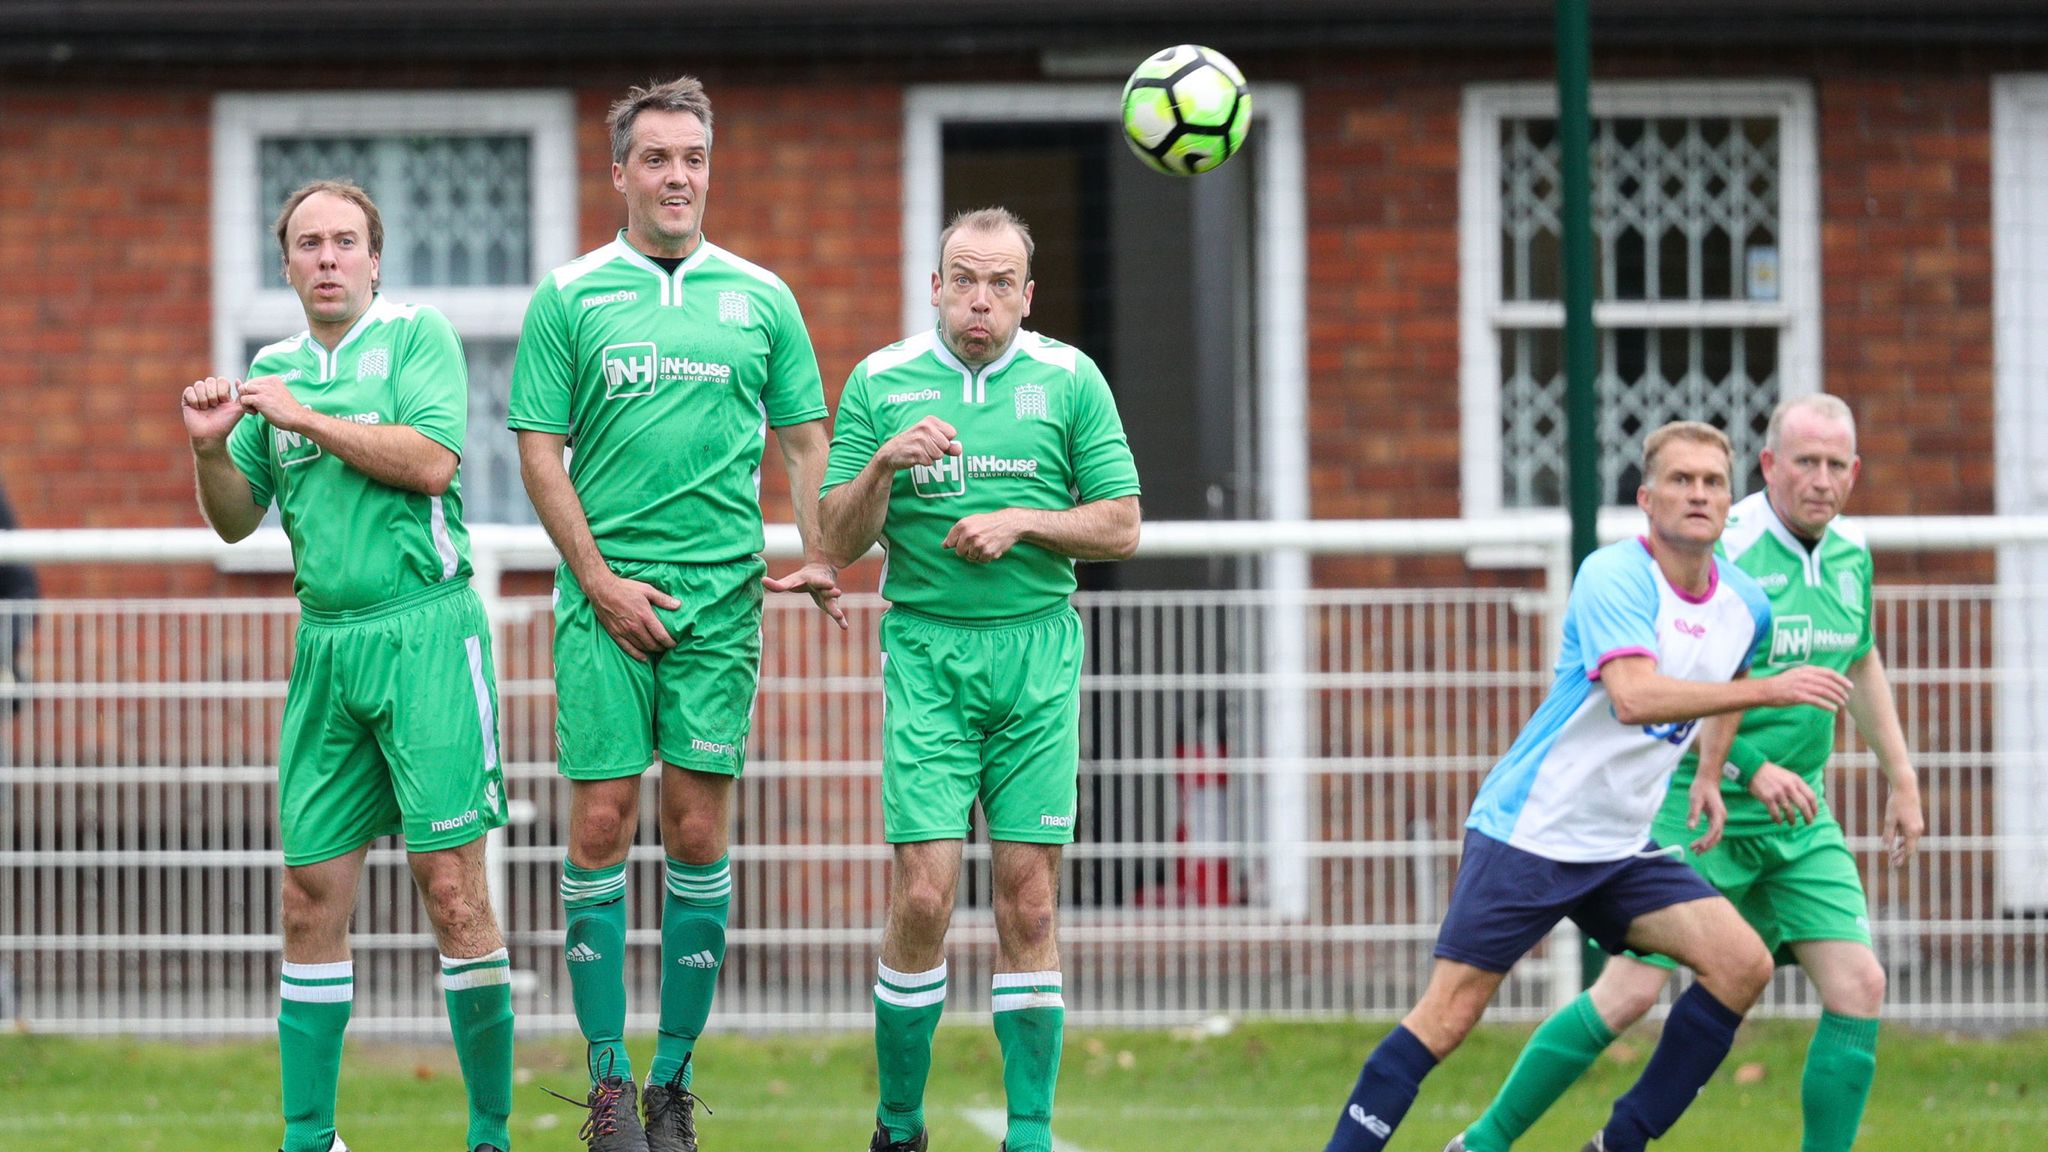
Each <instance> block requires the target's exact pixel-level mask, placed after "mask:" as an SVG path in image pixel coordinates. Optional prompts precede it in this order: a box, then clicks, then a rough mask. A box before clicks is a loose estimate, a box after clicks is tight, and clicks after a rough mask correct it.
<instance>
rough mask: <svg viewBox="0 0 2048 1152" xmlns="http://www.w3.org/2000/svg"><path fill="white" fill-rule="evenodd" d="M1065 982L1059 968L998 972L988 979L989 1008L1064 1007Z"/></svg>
mask: <svg viewBox="0 0 2048 1152" xmlns="http://www.w3.org/2000/svg"><path fill="white" fill-rule="evenodd" d="M1064 988H1065V985H1064V982H1063V981H1062V980H1061V978H1060V974H1059V973H1058V972H1057V971H1053V972H998V973H996V974H995V977H994V978H993V979H992V980H990V981H989V1011H991V1012H1021V1011H1023V1010H1025V1009H1027V1008H1065V1007H1066V1006H1067V1000H1066V997H1065V996H1064V995H1062V993H1063V991H1064Z"/></svg>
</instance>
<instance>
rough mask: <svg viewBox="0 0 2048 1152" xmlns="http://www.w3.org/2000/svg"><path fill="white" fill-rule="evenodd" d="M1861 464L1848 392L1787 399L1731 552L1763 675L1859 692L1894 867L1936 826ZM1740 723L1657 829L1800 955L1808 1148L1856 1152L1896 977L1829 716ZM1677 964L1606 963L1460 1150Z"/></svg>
mask: <svg viewBox="0 0 2048 1152" xmlns="http://www.w3.org/2000/svg"><path fill="white" fill-rule="evenodd" d="M1861 466H1862V462H1861V460H1860V459H1859V458H1858V457H1857V455H1856V424H1855V420H1854V418H1853V417H1852V415H1851V414H1850V411H1849V407H1848V405H1846V404H1844V403H1842V401H1841V400H1840V399H1838V398H1836V397H1833V396H1828V395H1824V394H1823V395H1812V396H1804V397H1800V398H1797V399H1793V400H1787V401H1785V402H1784V403H1782V404H1780V405H1778V408H1777V410H1776V411H1775V412H1773V413H1772V414H1771V422H1770V427H1769V429H1768V431H1767V432H1766V434H1765V447H1764V451H1763V470H1764V481H1765V490H1764V491H1763V492H1759V493H1756V494H1754V495H1752V496H1749V497H1748V498H1746V499H1744V500H1743V501H1741V502H1740V503H1738V504H1736V505H1735V507H1734V508H1733V509H1732V510H1731V511H1730V512H1729V514H1728V524H1727V528H1726V529H1725V530H1724V531H1723V533H1722V535H1721V544H1720V547H1721V550H1722V552H1723V554H1724V555H1726V556H1727V557H1728V558H1729V559H1730V560H1732V561H1733V562H1734V563H1735V565H1736V566H1737V567H1739V568H1741V569H1742V570H1743V571H1744V572H1747V573H1748V574H1749V575H1750V576H1752V577H1754V578H1755V579H1756V581H1757V583H1758V584H1759V585H1761V586H1762V587H1763V589H1764V592H1765V593H1766V594H1767V595H1768V596H1769V597H1770V601H1771V616H1772V626H1771V631H1770V634H1769V637H1768V639H1767V640H1766V641H1765V644H1764V645H1759V648H1758V651H1757V653H1756V658H1755V662H1754V663H1753V664H1752V666H1751V667H1752V671H1751V675H1754V676H1773V675H1776V674H1778V673H1780V672H1783V671H1785V670H1786V669H1789V668H1796V667H1799V666H1800V665H1804V664H1818V665H1821V666H1824V667H1827V668H1832V669H1834V670H1836V671H1838V672H1842V673H1844V674H1845V675H1847V676H1848V677H1849V679H1850V681H1851V683H1852V684H1853V688H1852V690H1851V692H1850V696H1849V712H1850V715H1851V716H1852V717H1853V718H1854V720H1855V722H1856V728H1857V731H1858V732H1860V733H1862V735H1863V737H1864V739H1865V740H1866V741H1867V742H1868V743H1869V744H1870V746H1871V748H1872V749H1873V750H1874V751H1875V752H1876V754H1877V762H1878V766H1879V767H1880V768H1881V769H1882V770H1883V771H1884V773H1885V776H1886V778H1887V779H1888V780H1889V781H1890V784H1891V796H1890V799H1889V801H1888V802H1887V804H1886V806H1885V820H1884V836H1885V841H1886V843H1887V845H1888V846H1889V848H1890V849H1891V853H1892V856H1891V859H1892V863H1893V864H1894V865H1897V864H1899V863H1900V862H1902V861H1903V860H1904V859H1905V857H1906V856H1907V855H1909V854H1910V853H1912V852H1913V851H1914V849H1915V847H1916V845H1917V843H1918V841H1919V838H1920V833H1921V831H1922V829H1923V828H1924V821H1923V819H1922V817H1921V814H1920V783H1919V778H1918V776H1917V775H1916V774H1915V773H1914V771H1913V765H1912V760H1911V757H1910V755H1909V754H1908V752H1907V749H1906V738H1905V734H1904V732H1903V731H1902V730H1901V729H1900V726H1899V718H1898V712H1897V710H1896V708H1895V707H1894V705H1893V702H1892V696H1891V687H1890V685H1889V684H1888V682H1887V681H1886V679H1885V673H1884V662H1883V660H1882V659H1881V658H1880V657H1879V656H1878V654H1877V650H1876V648H1875V647H1874V646H1873V645H1872V634H1871V622H1872V616H1873V612H1872V610H1871V595H1870V585H1871V564H1870V550H1869V549H1868V548H1867V547H1866V546H1865V545H1864V543H1863V537H1862V534H1861V533H1860V532H1859V531H1857V529H1856V528H1855V526H1854V525H1852V524H1849V523H1847V522H1845V521H1842V520H1839V519H1837V516H1838V515H1839V513H1840V512H1841V510H1842V505H1843V504H1844V503H1845V502H1847V500H1848V498H1849V492H1850V489H1851V488H1852V487H1854V485H1855V482H1856V475H1857V472H1858V471H1859V470H1860V468H1861ZM1766 645H1767V647H1766ZM1738 720H1739V722H1740V727H1739V728H1738V729H1737V731H1736V733H1735V735H1734V737H1733V740H1732V748H1731V742H1730V740H1729V739H1728V737H1727V734H1726V732H1725V729H1724V731H1723V732H1722V734H1721V738H1720V739H1709V738H1708V736H1707V735H1706V734H1704V733H1703V734H1702V736H1701V739H1700V746H1701V748H1702V749H1703V750H1704V752H1703V753H1699V754H1695V753H1688V754H1687V756H1686V759H1685V760H1684V761H1683V762H1682V763H1681V764H1680V767H1679V769H1678V773H1677V775H1676V776H1674V777H1673V779H1672V781H1671V786H1670V791H1669V792H1668V793H1667V794H1666V796H1665V800H1664V807H1663V809H1662V811H1660V812H1659V813H1658V815H1657V821H1656V824H1655V825H1654V826H1653V828H1652V833H1651V834H1652V836H1653V837H1654V838H1655V839H1656V841H1657V842H1658V843H1659V844H1664V845H1671V846H1674V847H1675V846H1677V845H1687V846H1688V847H1687V851H1686V859H1687V860H1688V861H1689V862H1690V863H1691V864H1692V865H1693V867H1695V868H1697V869H1698V870H1699V871H1700V873H1701V874H1702V875H1703V876H1705V877H1706V879H1707V880H1708V882H1710V883H1712V884H1713V885H1714V887H1716V888H1718V889H1720V890H1721V892H1722V893H1724V894H1725V895H1726V896H1727V897H1728V898H1729V899H1730V900H1732V901H1734V902H1735V906H1736V908H1737V909H1738V910H1740V911H1741V912H1742V914H1743V916H1744V918H1746V919H1747V920H1748V921H1749V922H1750V924H1752V925H1753V926H1755V928H1756V929H1757V932H1758V934H1760V935H1761V936H1762V937H1763V939H1764V943H1765V944H1766V945H1767V946H1769V947H1770V948H1771V949H1773V950H1774V951H1775V952H1776V953H1777V955H1778V959H1779V963H1781V964H1782V963H1788V962H1796V963H1798V964H1799V965H1800V967H1802V968H1804V969H1805V970H1806V974H1807V976H1808V977H1810V978H1811V979H1812V980H1813V982H1814V986H1815V987H1816V988H1818V989H1819V991H1820V998H1821V1007H1822V1012H1821V1018H1820V1025H1819V1027H1817V1028H1816V1029H1815V1031H1814V1035H1813V1041H1812V1044H1811V1046H1810V1047H1809V1048H1808V1049H1807V1055H1806V1073H1805V1076H1804V1078H1803V1080H1802V1081H1801V1085H1800V1094H1801V1110H1802V1113H1803V1116H1804V1120H1805V1126H1804V1130H1805V1137H1804V1142H1803V1144H1802V1145H1801V1147H1802V1148H1803V1150H1804V1152H1847V1150H1848V1149H1849V1148H1850V1147H1851V1146H1852V1145H1853V1144H1854V1143H1855V1141H1856V1133H1857V1129H1858V1128H1859V1126H1860V1125H1861V1123H1862V1119H1863V1106H1864V1103H1865V1102H1866V1101H1867V1100H1868V1099H1869V1095H1870V1083H1871V1078H1872V1076H1873V1074H1874V1073H1875V1071H1876V1068H1877V1030H1878V1029H1877V1017H1878V1013H1879V1011H1880V1010H1881V1008H1882V1007H1883V1004H1884V989H1885V978H1884V969H1883V968H1882V967H1881V966H1879V964H1878V961H1877V955H1876V953H1875V952H1873V951H1872V950H1871V946H1870V922H1869V919H1868V918H1867V911H1866V908H1867V905H1866V903H1865V900H1864V895H1863V883H1862V880H1861V878H1860V877H1859V876H1858V875H1857V871H1856V860H1855V857H1854V856H1853V855H1851V854H1850V852H1849V849H1848V846H1847V845H1846V844H1845V843H1844V841H1843V838H1842V828H1841V825H1840V824H1838V823H1837V822H1836V820H1835V817H1834V814H1833V813H1832V812H1830V811H1829V810H1828V806H1827V801H1826V798H1825V784H1824V775H1825V771H1826V768H1827V762H1828V757H1829V756H1830V755H1831V754H1832V753H1833V751H1834V739H1835V724H1834V717H1833V716H1832V715H1831V714H1829V713H1827V712H1826V711H1824V710H1822V709H1818V708H1797V707H1795V708H1756V709H1751V710H1750V711H1749V712H1747V713H1744V714H1741V715H1740V716H1739V717H1738V716H1730V717H1726V718H1720V719H1718V720H1709V721H1706V723H1707V724H1710V725H1713V724H1717V723H1718V724H1723V725H1725V724H1730V723H1735V722H1737V721H1738ZM1718 748H1731V750H1730V751H1729V752H1728V753H1727V757H1726V761H1725V763H1723V762H1720V761H1718V760H1710V759H1708V757H1712V756H1713V754H1714V752H1715V750H1716V749H1718ZM1702 816H1704V817H1705V818H1706V822H1707V823H1706V828H1705V829H1704V830H1701V829H1700V826H1699V825H1700V818H1701V817H1702ZM1717 843H1718V845H1719V847H1718V849H1717V848H1716V845H1717ZM1710 850H1712V851H1710ZM1672 967H1673V965H1672V964H1671V962H1670V961H1669V960H1667V959H1665V958H1664V957H1661V956H1650V957H1636V956H1633V955H1623V956H1617V957H1615V958H1613V959H1612V960H1610V961H1608V963H1607V965H1606V967H1605V969H1604V970H1602V972H1601V974H1600V978H1599V980H1597V981H1596V982H1595V983H1594V985H1593V987H1592V988H1591V989H1589V990H1588V991H1587V992H1586V993H1585V994H1584V995H1581V996H1580V997H1579V998H1578V999H1577V1000H1576V1001H1574V1002H1573V1003H1572V1004H1571V1005H1570V1006H1568V1007H1567V1008H1565V1009H1564V1010H1563V1011H1561V1012H1559V1013H1558V1014H1557V1015H1555V1016H1552V1017H1551V1018H1550V1019H1549V1020H1547V1021H1545V1022H1544V1023H1543V1025H1542V1027H1540V1028H1538V1029H1537V1030H1536V1034H1535V1035H1534V1036H1532V1037H1531V1038H1530V1040H1529V1046H1528V1047H1527V1048H1526V1049H1525V1050H1524V1051H1523V1053H1522V1056H1521V1059H1519V1060H1518V1061H1516V1063H1515V1067H1514V1070H1513V1071H1512V1072H1511V1073H1509V1076H1508V1081H1507V1083H1506V1084H1504V1085H1502V1087H1501V1090H1500V1094H1499V1095H1498V1096H1496V1097H1495V1098H1494V1101H1493V1103H1492V1105H1491V1106H1489V1107H1488V1108H1487V1110H1486V1113H1485V1114H1484V1115H1483V1116H1481V1117H1480V1118H1479V1120H1478V1121H1477V1122H1475V1123H1474V1124H1473V1125H1472V1126H1471V1127H1470V1128H1468V1129H1466V1131H1465V1132H1464V1133H1463V1134H1462V1135H1461V1136H1460V1137H1459V1138H1458V1139H1456V1140H1453V1141H1452V1142H1451V1144H1450V1149H1451V1150H1459V1149H1462V1150H1464V1152H1507V1149H1508V1148H1509V1147H1510V1146H1511V1145H1512V1144H1513V1143H1514V1142H1515V1141H1516V1140H1517V1139H1520V1137H1521V1136H1522V1134H1523V1133H1524V1132H1526V1131H1528V1129H1529V1126H1530V1125H1532V1124H1534V1123H1535V1122H1536V1120H1537V1118H1538V1117H1540V1116H1542V1115H1543V1113H1544V1112H1545V1111H1546V1110H1547V1109H1548V1108H1549V1107H1550V1105H1551V1104H1553V1103H1555V1102H1556V1100H1557V1098H1558V1097H1559V1096H1561V1095H1563V1094H1564V1091H1565V1089H1566V1088H1568V1087H1570V1086H1571V1084H1572V1082H1573V1081H1575V1080H1577V1079H1578V1078H1579V1076H1581V1075H1582V1074H1583V1073H1584V1072H1585V1070H1586V1069H1587V1068H1588V1067H1590V1066H1591V1065H1592V1062H1593V1060H1594V1059H1595V1058H1596V1057H1597V1056H1599V1054H1600V1052H1601V1050H1602V1049H1604V1048H1605V1047H1606V1046H1607V1045H1608V1044H1610V1043H1612V1042H1613V1040H1614V1038H1615V1036H1616V1035H1618V1034H1619V1033H1621V1032H1622V1031H1623V1030H1625V1029H1627V1028H1628V1026H1629V1025H1631V1024H1633V1023H1635V1022H1636V1021H1637V1020H1639V1019H1641V1018H1642V1017H1643V1015H1644V1014H1646V1013H1647V1012H1649V1010H1650V1008H1651V1007H1652V1006H1653V1005H1655V1003H1656V1001H1657V996H1658V993H1659V992H1660V991H1661V990H1662V989H1663V986H1664V982H1665V980H1666V978H1667V977H1668V976H1669V975H1670V972H1671V969H1672Z"/></svg>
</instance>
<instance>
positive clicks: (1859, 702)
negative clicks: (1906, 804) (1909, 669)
mask: <svg viewBox="0 0 2048 1152" xmlns="http://www.w3.org/2000/svg"><path fill="white" fill-rule="evenodd" d="M1849 682H1850V684H1851V685H1852V687H1851V688H1850V689H1849V716H1850V717H1851V718H1852V719H1853V720H1855V722H1856V731H1857V733H1858V734H1859V735H1861V736H1862V737H1863V742H1864V743H1865V744H1868V745H1870V749H1871V751H1873V752H1875V753H1876V754H1877V766H1878V767H1879V768H1881V769H1883V771H1884V774H1885V778H1886V779H1888V780H1890V781H1891V784H1892V787H1893V788H1894V789H1899V790H1904V789H1907V788H1911V789H1913V790H1914V791H1918V790H1919V788H1920V777H1919V775H1918V774H1917V773H1915V772H1914V771H1913V759H1912V753H1911V752H1910V751H1909V750H1908V749H1907V747H1906V732H1905V729H1904V727H1903V726H1901V725H1900V723H1899V708H1898V704H1897V702H1895V701H1894V700H1893V699H1892V686H1891V680H1890V678H1889V677H1887V676H1886V675H1885V673H1884V661H1883V660H1881V659H1879V658H1878V655H1877V650H1876V649H1875V648H1873V649H1871V650H1870V651H1869V652H1866V653H1864V654H1863V658H1862V659H1860V660H1858V661H1856V663H1854V664H1851V665H1850V666H1849Z"/></svg>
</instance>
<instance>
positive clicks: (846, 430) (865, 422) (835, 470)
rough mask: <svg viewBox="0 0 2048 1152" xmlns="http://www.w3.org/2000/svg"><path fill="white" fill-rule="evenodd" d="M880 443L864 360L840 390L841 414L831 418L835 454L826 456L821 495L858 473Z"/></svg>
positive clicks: (851, 478)
mask: <svg viewBox="0 0 2048 1152" xmlns="http://www.w3.org/2000/svg"><path fill="white" fill-rule="evenodd" d="M881 446H882V445H881V441H880V440H879V439H878V438H877V437H876V435H875V425H874V421H873V419H872V418H871V417H870V416H869V414H868V368H867V362H866V361H862V362H861V363H860V365H859V366H858V367H856V368H854V370H853V375H851V376H848V377H847V378H846V387H845V388H844V389H842V390H841V391H840V393H839V413H838V415H837V416H836V417H835V418H834V419H833V421H832V454H831V455H830V456H828V457H826V459H825V482H824V483H823V484H822V485H820V486H819V488H818V494H819V495H820V496H823V495H824V494H825V493H827V492H830V491H831V490H833V489H834V488H837V487H839V486H840V485H841V484H845V483H848V482H850V481H852V480H853V478H854V477H856V476H859V475H860V473H861V469H863V468H866V467H867V466H868V461H870V460H873V459H874V458H875V451H876V449H878V448H880V447H881Z"/></svg>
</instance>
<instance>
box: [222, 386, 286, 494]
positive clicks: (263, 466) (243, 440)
mask: <svg viewBox="0 0 2048 1152" xmlns="http://www.w3.org/2000/svg"><path fill="white" fill-rule="evenodd" d="M251 371H252V372H253V371H254V369H251ZM269 449H270V422H269V421H267V420H265V419H264V418H263V417H261V416H258V415H256V414H255V413H254V412H251V413H249V414H248V415H246V416H244V417H242V418H241V419H240V420H237V421H235V426H234V428H233V429H231V430H230V431H229V432H228V459H230V460H233V461H234V462H235V467H237V468H239V469H241V470H242V476H243V477H244V478H245V479H247V480H248V481H249V496H250V498H251V499H253V500H255V501H256V506H257V507H258V508H268V507H270V501H271V498H272V497H273V496H275V495H276V494H277V483H276V478H275V477H274V476H272V475H271V473H270V451H269Z"/></svg>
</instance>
